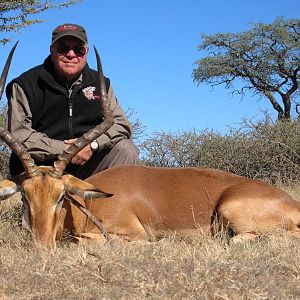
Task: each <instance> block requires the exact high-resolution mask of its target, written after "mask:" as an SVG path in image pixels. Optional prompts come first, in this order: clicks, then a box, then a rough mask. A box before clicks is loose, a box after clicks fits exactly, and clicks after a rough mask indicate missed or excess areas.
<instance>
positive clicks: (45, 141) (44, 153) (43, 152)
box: [8, 83, 66, 161]
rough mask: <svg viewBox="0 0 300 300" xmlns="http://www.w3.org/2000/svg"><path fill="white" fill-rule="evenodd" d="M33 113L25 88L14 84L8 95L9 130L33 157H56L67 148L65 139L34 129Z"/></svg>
mask: <svg viewBox="0 0 300 300" xmlns="http://www.w3.org/2000/svg"><path fill="white" fill-rule="evenodd" d="M31 120H32V114H31V111H30V107H29V103H28V99H27V96H26V94H25V93H24V91H23V89H22V88H21V87H20V86H19V85H18V84H17V83H14V84H13V85H12V90H11V95H10V96H9V97H8V130H9V131H10V132H11V133H12V134H13V135H14V136H15V137H16V138H17V139H18V140H19V141H20V142H21V143H23V145H24V146H25V147H26V149H27V151H28V152H29V153H30V154H31V156H32V158H34V159H37V160H39V161H44V160H47V159H52V158H56V157H57V156H58V154H60V153H62V152H63V150H64V149H65V148H66V146H65V144H64V142H63V141H59V140H55V139H51V138H49V137H48V136H47V135H46V134H44V133H42V132H37V131H36V130H34V129H32V121H31Z"/></svg>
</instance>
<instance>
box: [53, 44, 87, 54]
mask: <svg viewBox="0 0 300 300" xmlns="http://www.w3.org/2000/svg"><path fill="white" fill-rule="evenodd" d="M70 50H73V51H74V53H75V55H77V56H84V55H85V54H86V48H85V47H84V46H68V45H58V46H57V52H58V53H59V54H67V53H68V52H69V51H70Z"/></svg>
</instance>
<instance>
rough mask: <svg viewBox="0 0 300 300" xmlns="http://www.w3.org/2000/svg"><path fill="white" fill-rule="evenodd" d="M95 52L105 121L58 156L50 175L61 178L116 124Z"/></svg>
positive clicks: (98, 58) (97, 55) (99, 61)
mask: <svg viewBox="0 0 300 300" xmlns="http://www.w3.org/2000/svg"><path fill="white" fill-rule="evenodd" d="M94 51H95V55H96V59H97V69H98V77H97V80H98V81H99V86H100V101H101V105H102V113H103V121H102V123H101V124H99V125H97V126H96V127H94V128H92V129H90V130H89V131H88V132H86V133H84V134H83V135H82V136H81V137H79V138H78V139H77V140H76V142H75V143H74V144H72V145H70V146H69V147H68V148H67V149H66V150H65V151H64V152H63V153H62V154H61V155H59V156H58V159H57V160H56V161H55V162H54V167H53V168H52V169H51V170H50V171H49V175H51V176H53V177H56V178H61V177H62V175H63V172H64V170H65V168H66V166H67V165H68V163H69V162H70V161H71V159H72V158H73V157H74V156H75V155H76V154H77V153H78V152H79V151H80V150H81V149H83V148H84V147H85V146H87V145H88V144H90V143H91V142H92V141H93V140H95V139H96V138H98V137H99V136H100V135H102V134H103V133H105V132H106V131H107V130H108V129H109V128H110V127H111V126H112V125H113V123H114V120H113V116H112V111H111V109H110V107H109V103H108V101H107V92H106V86H105V79H104V75H103V70H102V65H101V60H100V57H99V54H98V51H97V49H96V47H95V46H94Z"/></svg>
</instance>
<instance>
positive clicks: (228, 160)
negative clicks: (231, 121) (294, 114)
mask: <svg viewBox="0 0 300 300" xmlns="http://www.w3.org/2000/svg"><path fill="white" fill-rule="evenodd" d="M299 136H300V122H298V121H294V122H276V123H272V122H270V120H269V118H266V120H265V121H263V122H258V123H257V124H253V123H251V122H250V121H247V120H245V121H243V123H242V124H241V126H240V128H238V129H231V130H230V132H229V133H227V134H223V135H222V134H220V133H218V132H215V131H213V130H204V131H201V132H197V131H195V130H190V131H184V132H181V133H178V134H172V133H165V132H157V133H155V134H153V136H152V137H150V138H148V139H146V140H145V141H144V143H143V144H142V145H141V152H142V159H143V162H144V163H145V164H147V165H150V166H163V167H183V166H185V167H187V166H189V167H209V168H216V169H220V170H224V171H229V172H233V173H236V174H239V175H242V176H246V177H250V178H259V179H263V180H266V181H270V182H276V181H281V182H291V181H297V180H298V178H299V175H300V167H299V163H300V157H299V154H300V139H299Z"/></svg>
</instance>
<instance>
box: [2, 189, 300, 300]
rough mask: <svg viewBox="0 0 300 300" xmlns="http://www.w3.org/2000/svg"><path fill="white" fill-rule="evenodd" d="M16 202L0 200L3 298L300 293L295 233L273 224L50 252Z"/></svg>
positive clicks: (225, 296)
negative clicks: (247, 233) (232, 238)
mask: <svg viewBox="0 0 300 300" xmlns="http://www.w3.org/2000/svg"><path fill="white" fill-rule="evenodd" d="M297 189H299V188H297ZM297 189H296V188H294V189H292V188H291V187H288V190H289V192H290V193H291V194H293V193H292V192H293V191H295V193H298V192H297ZM3 205H4V202H3ZM19 208H20V203H19V201H18V199H12V200H10V203H6V207H3V206H2V207H1V208H0V274H1V278H0V299H3V300H6V299H14V300H18V299H146V298H150V299H300V247H299V246H300V240H298V239H295V238H292V237H289V236H287V235H285V234H282V233H280V232H278V233H274V235H272V236H269V237H262V238H261V239H260V240H259V241H256V242H252V243H246V244H237V245H228V243H227V240H226V236H221V237H218V238H209V237H206V238H204V239H202V240H190V241H189V242H186V241H182V240H181V241H180V240H177V239H176V238H175V237H174V236H173V237H168V238H165V239H162V240H160V241H158V242H152V243H151V242H132V243H128V244H126V245H122V246H120V245H112V246H109V245H82V244H80V245H76V244H73V243H70V242H68V241H63V242H60V243H59V244H58V250H57V252H56V253H55V254H54V255H53V254H50V253H46V252H39V251H37V250H35V249H34V248H32V247H31V246H30V243H29V237H28V235H27V233H26V232H24V231H22V230H21V229H20V224H19V223H20V221H19V217H20V214H19Z"/></svg>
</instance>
